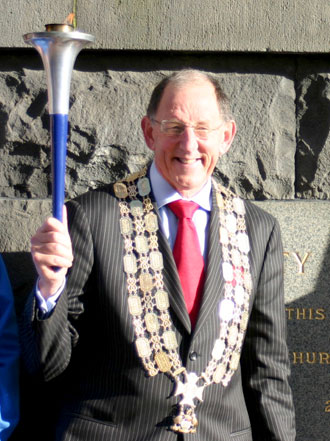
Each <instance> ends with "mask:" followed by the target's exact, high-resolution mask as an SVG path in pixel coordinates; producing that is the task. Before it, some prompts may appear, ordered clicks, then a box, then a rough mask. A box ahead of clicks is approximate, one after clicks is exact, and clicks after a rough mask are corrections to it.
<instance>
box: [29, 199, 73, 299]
mask: <svg viewBox="0 0 330 441" xmlns="http://www.w3.org/2000/svg"><path fill="white" fill-rule="evenodd" d="M31 253H32V258H33V261H34V264H35V267H36V269H37V272H38V274H39V290H40V292H41V294H42V296H43V297H44V298H45V299H47V298H48V297H50V296H51V295H53V294H55V293H56V291H57V290H58V289H59V288H60V287H61V285H62V284H63V282H64V278H65V275H66V273H67V271H68V268H70V267H71V265H72V261H73V254H72V245H71V239H70V235H69V231H68V225H67V213H66V207H64V209H63V223H62V222H60V221H59V220H57V219H55V218H53V217H50V218H48V219H47V220H46V221H45V222H44V223H43V225H42V226H41V227H40V228H39V229H38V230H37V232H36V234H35V235H34V236H33V237H32V239H31Z"/></svg>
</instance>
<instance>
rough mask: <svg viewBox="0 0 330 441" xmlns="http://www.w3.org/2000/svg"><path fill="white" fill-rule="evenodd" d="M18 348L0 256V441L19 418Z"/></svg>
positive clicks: (3, 267)
mask: <svg viewBox="0 0 330 441" xmlns="http://www.w3.org/2000/svg"><path fill="white" fill-rule="evenodd" d="M18 368H19V344H18V336H17V324H16V316H15V311H14V300H13V293H12V290H11V286H10V282H9V278H8V275H7V271H6V267H5V264H4V262H3V260H2V257H1V256H0V441H6V440H7V439H8V438H9V436H10V435H11V433H12V432H13V430H14V428H15V426H16V424H17V422H18V418H19V393H18Z"/></svg>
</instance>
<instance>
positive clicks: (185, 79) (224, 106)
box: [147, 69, 233, 121]
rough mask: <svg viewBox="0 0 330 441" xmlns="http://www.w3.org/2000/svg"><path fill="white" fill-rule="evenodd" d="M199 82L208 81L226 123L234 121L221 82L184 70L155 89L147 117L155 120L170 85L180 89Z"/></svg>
mask: <svg viewBox="0 0 330 441" xmlns="http://www.w3.org/2000/svg"><path fill="white" fill-rule="evenodd" d="M198 81H208V82H209V83H211V84H212V85H213V87H214V91H215V95H216V98H217V101H218V106H219V110H220V114H221V116H222V118H223V119H224V120H225V121H229V120H230V119H233V116H232V113H231V109H230V102H229V99H228V97H227V95H226V94H225V92H224V91H223V89H222V87H221V85H220V83H219V81H218V80H217V79H216V78H215V77H213V76H212V75H210V74H209V73H206V72H201V71H199V70H195V69H184V70H180V71H178V72H174V73H172V74H171V75H168V76H166V77H165V78H163V79H162V80H161V81H160V82H159V83H158V84H157V86H156V87H155V88H154V90H153V92H152V94H151V97H150V101H149V104H148V107H147V115H148V117H149V118H153V117H154V116H155V115H156V113H157V110H158V106H159V103H160V101H161V99H162V97H163V94H164V91H165V89H166V87H167V86H168V85H173V86H176V87H180V86H183V85H186V84H188V83H192V82H198Z"/></svg>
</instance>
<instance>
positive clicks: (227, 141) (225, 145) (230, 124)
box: [219, 120, 236, 157]
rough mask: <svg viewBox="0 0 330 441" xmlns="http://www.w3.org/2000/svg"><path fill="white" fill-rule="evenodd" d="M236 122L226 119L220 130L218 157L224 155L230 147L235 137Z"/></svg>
mask: <svg viewBox="0 0 330 441" xmlns="http://www.w3.org/2000/svg"><path fill="white" fill-rule="evenodd" d="M235 134H236V123H235V121H234V120H230V121H227V122H226V123H225V125H224V129H223V130H222V140H221V142H220V148H219V157H220V156H222V155H224V154H225V153H227V152H228V150H229V149H230V146H231V144H232V142H233V140H234V138H235Z"/></svg>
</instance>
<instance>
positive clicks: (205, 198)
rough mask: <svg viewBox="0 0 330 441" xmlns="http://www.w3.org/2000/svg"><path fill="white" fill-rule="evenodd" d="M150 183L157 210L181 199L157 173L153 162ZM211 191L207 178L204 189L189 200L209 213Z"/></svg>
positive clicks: (210, 184)
mask: <svg viewBox="0 0 330 441" xmlns="http://www.w3.org/2000/svg"><path fill="white" fill-rule="evenodd" d="M150 181H151V187H152V191H153V194H154V196H155V199H156V202H157V205H158V208H162V207H164V206H165V205H167V204H169V203H170V202H173V201H177V200H178V199H183V197H182V196H181V195H180V193H178V192H177V191H176V190H175V189H174V188H173V187H172V186H171V185H170V184H169V183H168V182H167V181H166V179H164V178H163V176H162V175H161V174H160V173H159V171H158V170H157V167H156V165H155V162H154V161H153V162H152V164H151V167H150ZM211 191H212V183H211V178H209V179H208V180H207V182H206V184H205V185H204V187H203V188H202V189H201V190H200V191H199V192H198V193H196V194H195V195H194V196H193V197H192V198H190V199H189V200H190V201H193V202H196V204H198V205H199V206H200V207H201V208H203V209H204V210H206V211H211V207H212V194H211Z"/></svg>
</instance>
